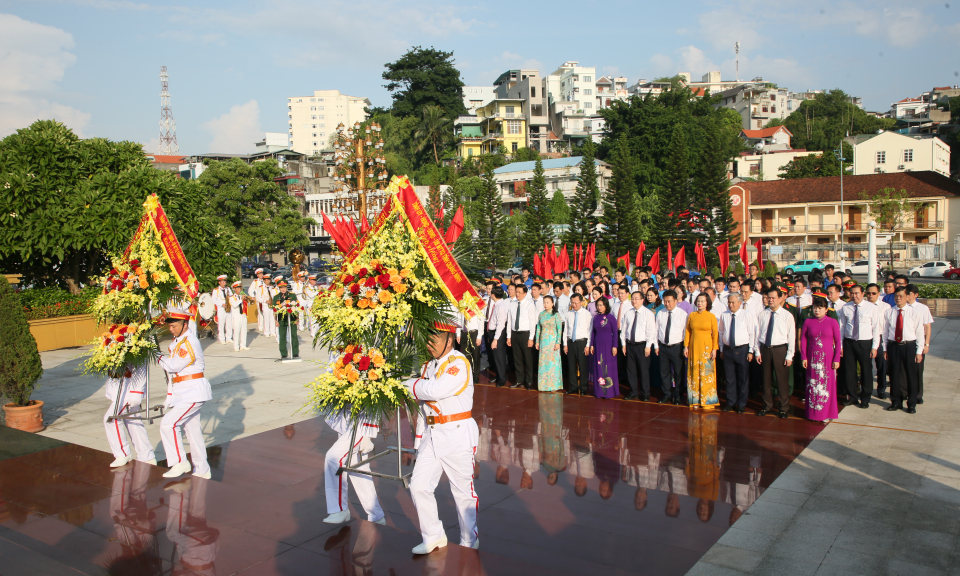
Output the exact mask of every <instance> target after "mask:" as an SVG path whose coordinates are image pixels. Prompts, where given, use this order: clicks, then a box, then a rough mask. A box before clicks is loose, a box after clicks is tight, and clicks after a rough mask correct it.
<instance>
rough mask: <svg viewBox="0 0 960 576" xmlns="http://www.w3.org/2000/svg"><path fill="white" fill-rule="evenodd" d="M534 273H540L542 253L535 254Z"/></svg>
mask: <svg viewBox="0 0 960 576" xmlns="http://www.w3.org/2000/svg"><path fill="white" fill-rule="evenodd" d="M533 273H534V274H537V275H539V274H540V255H539V254H534V255H533Z"/></svg>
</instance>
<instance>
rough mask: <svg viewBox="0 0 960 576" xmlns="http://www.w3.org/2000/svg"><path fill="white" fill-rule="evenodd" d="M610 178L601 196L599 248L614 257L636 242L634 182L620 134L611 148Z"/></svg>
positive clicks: (637, 212) (638, 231)
mask: <svg viewBox="0 0 960 576" xmlns="http://www.w3.org/2000/svg"><path fill="white" fill-rule="evenodd" d="M611 159H612V161H613V177H612V178H611V179H610V184H609V185H608V186H607V191H606V194H605V195H604V199H603V216H601V217H600V223H601V224H603V226H604V230H603V235H602V237H601V238H600V247H601V249H603V250H605V251H607V252H609V253H610V256H611V257H612V258H614V259H616V258H618V257H620V256H622V255H624V254H625V253H626V252H627V251H628V250H636V249H637V247H638V246H639V245H640V240H641V236H640V234H641V228H640V209H639V198H638V196H637V181H636V176H635V175H634V168H633V161H632V159H631V157H630V151H629V149H628V147H627V139H626V137H625V136H621V137H620V139H619V140H618V142H617V144H616V147H615V148H614V150H613V155H612V158H611Z"/></svg>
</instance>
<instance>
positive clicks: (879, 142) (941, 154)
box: [845, 131, 950, 176]
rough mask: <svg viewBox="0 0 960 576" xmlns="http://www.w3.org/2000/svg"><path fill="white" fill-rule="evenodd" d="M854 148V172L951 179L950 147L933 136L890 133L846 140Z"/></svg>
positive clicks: (861, 135)
mask: <svg viewBox="0 0 960 576" xmlns="http://www.w3.org/2000/svg"><path fill="white" fill-rule="evenodd" d="M845 140H846V141H847V142H849V143H850V145H851V146H853V173H854V174H855V175H861V174H882V173H891V172H919V171H925V170H929V171H933V172H938V173H940V174H943V175H944V176H950V147H949V146H947V144H946V143H945V142H944V141H943V140H941V139H940V138H937V137H936V136H933V135H932V134H931V135H914V134H910V135H905V134H899V133H897V132H892V131H882V132H880V133H878V134H860V135H858V136H850V137H848V138H846V139H845Z"/></svg>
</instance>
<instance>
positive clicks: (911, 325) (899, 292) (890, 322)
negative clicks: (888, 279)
mask: <svg viewBox="0 0 960 576" xmlns="http://www.w3.org/2000/svg"><path fill="white" fill-rule="evenodd" d="M893 297H894V301H895V302H896V304H897V305H896V307H894V308H890V309H888V310H887V311H886V313H885V315H884V316H885V322H884V331H883V350H884V352H883V354H884V356H886V358H887V361H888V362H889V366H890V405H889V406H887V407H886V408H884V410H886V411H888V412H892V411H895V410H900V409H902V408H903V391H902V390H901V388H900V378H901V377H902V376H903V375H905V376H906V380H907V408H906V410H905V412H906V413H907V414H914V413H916V411H917V408H916V406H917V389H918V388H919V386H918V383H919V382H918V380H919V370H918V368H919V366H920V362H921V361H922V360H923V348H924V341H925V336H924V333H923V317H922V315H921V314H920V313H919V312H918V311H917V310H916V308H913V307H912V306H910V305H909V304H908V303H907V289H906V288H903V287H898V288H897V289H896V291H895V292H894V293H893Z"/></svg>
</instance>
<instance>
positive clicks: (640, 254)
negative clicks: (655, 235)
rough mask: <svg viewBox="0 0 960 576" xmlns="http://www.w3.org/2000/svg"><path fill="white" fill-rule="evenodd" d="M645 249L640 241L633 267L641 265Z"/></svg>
mask: <svg viewBox="0 0 960 576" xmlns="http://www.w3.org/2000/svg"><path fill="white" fill-rule="evenodd" d="M646 250H647V247H646V245H645V244H644V243H643V242H642V241H641V242H640V247H639V248H637V259H636V261H635V262H634V263H633V265H634V266H635V267H640V266H643V253H644V252H645V251H646Z"/></svg>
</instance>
